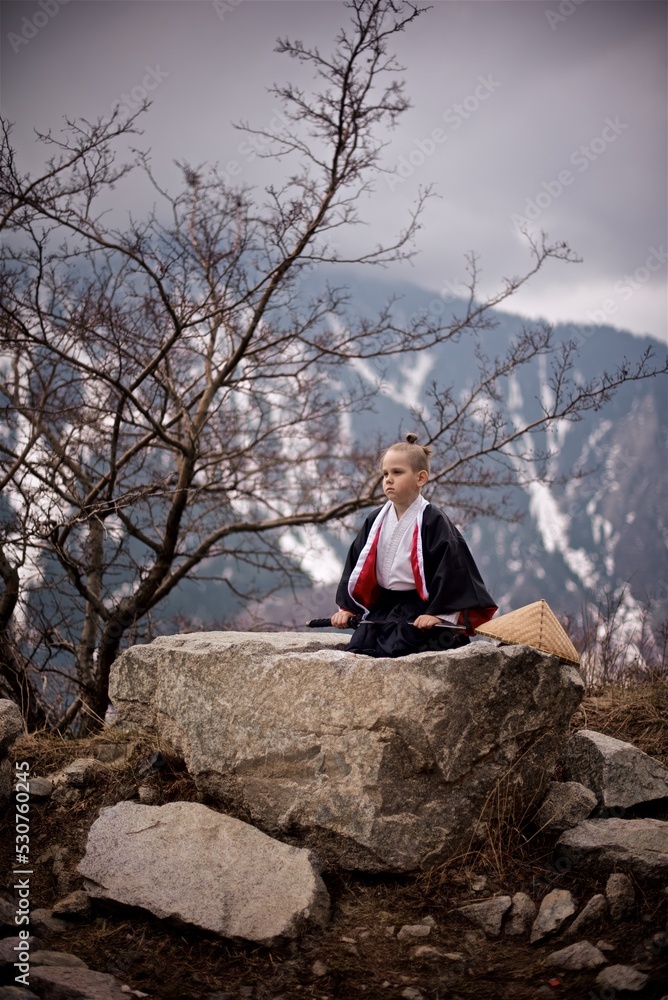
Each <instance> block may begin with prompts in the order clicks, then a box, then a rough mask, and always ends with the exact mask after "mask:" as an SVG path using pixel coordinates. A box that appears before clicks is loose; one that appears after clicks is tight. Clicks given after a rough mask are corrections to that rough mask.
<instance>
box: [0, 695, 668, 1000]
mask: <svg viewBox="0 0 668 1000" xmlns="http://www.w3.org/2000/svg"><path fill="white" fill-rule="evenodd" d="M667 701H668V699H667V686H666V685H665V684H664V685H658V686H656V685H655V686H654V687H653V688H652V689H649V688H647V687H642V688H638V689H637V690H636V691H635V692H629V691H628V690H624V691H623V692H621V693H620V692H618V691H616V690H615V689H610V690H607V691H605V692H602V693H601V694H599V695H596V696H593V697H590V698H587V699H586V700H585V702H584V703H583V705H582V707H581V709H580V710H579V712H578V713H577V715H576V717H575V718H574V720H573V728H583V727H584V726H588V727H590V728H595V729H598V730H599V731H601V732H606V733H609V735H612V736H616V737H618V738H620V739H626V740H628V741H630V742H632V743H634V744H635V745H637V746H639V747H640V748H641V749H643V750H645V751H646V752H648V753H651V754H652V755H653V756H656V757H658V758H659V759H663V760H668V732H667V731H666V728H667V727H666V725H665V720H666V705H667ZM128 739H130V741H131V742H130V744H129V748H130V749H129V752H128V753H127V754H126V755H124V756H123V758H122V759H121V760H120V761H119V762H117V763H115V764H113V765H109V766H108V767H107V768H105V769H104V772H103V774H102V775H101V776H100V779H99V780H95V781H93V782H92V783H91V784H90V785H89V786H88V787H87V788H85V789H83V791H82V794H81V798H79V800H78V801H76V802H66V803H61V804H57V803H56V802H54V801H53V800H49V801H47V802H45V803H42V804H39V803H35V805H34V808H33V810H32V824H33V826H32V835H31V848H32V850H33V852H34V853H33V854H32V855H31V856H32V857H34V858H35V859H39V857H40V855H42V854H44V853H47V854H48V849H49V848H50V847H52V846H53V845H54V844H59V845H61V846H62V847H64V848H65V850H66V852H67V853H66V855H65V858H64V875H65V876H66V877H68V878H69V883H70V884H69V888H71V889H74V888H78V887H79V886H80V884H81V880H80V878H79V876H78V875H77V872H76V865H77V863H78V861H79V860H80V858H81V857H82V856H83V853H84V850H85V842H86V837H87V833H88V829H89V828H90V825H91V824H92V822H93V821H94V819H95V818H96V816H97V815H98V812H99V809H100V808H102V807H103V806H105V805H111V804H112V803H114V802H117V801H119V800H120V799H127V798H129V799H132V798H135V799H136V796H137V790H138V787H139V786H140V785H142V784H144V785H145V784H148V785H150V786H151V787H152V788H153V789H154V791H155V793H156V795H157V801H158V804H162V803H163V802H167V801H174V800H177V799H186V800H189V801H191V800H193V799H195V798H196V797H197V790H196V788H195V785H194V783H193V782H192V780H191V779H190V777H189V776H188V774H187V773H186V772H185V770H184V768H183V765H182V764H181V763H180V762H179V761H178V760H176V759H174V758H171V757H169V754H168V751H167V749H166V748H165V747H162V746H160V745H159V744H158V742H157V741H156V740H155V738H154V737H153V736H152V735H150V734H148V733H136V734H135V735H132V736H131V737H128V735H127V734H124V733H122V732H121V731H120V730H118V729H114V728H111V729H107V730H105V731H104V732H103V733H101V734H98V735H96V736H91V737H89V738H87V739H82V740H67V739H63V738H61V737H53V736H49V735H47V734H45V733H36V734H32V735H30V736H26V737H23V738H22V739H21V740H20V741H19V742H18V743H17V744H16V747H15V754H16V757H17V759H19V758H20V759H27V760H29V761H30V762H31V766H32V770H33V773H35V774H41V775H48V774H50V773H53V772H55V771H57V770H59V769H61V768H62V767H63V766H65V765H66V764H67V763H69V762H70V761H71V760H73V759H74V758H76V757H84V756H90V757H95V756H96V755H97V754H98V753H99V752H100V748H101V746H102V745H103V744H107V743H111V742H116V741H117V742H119V743H121V744H123V745H126V741H127V740H128ZM156 751H160V752H161V753H162V754H163V755H164V756H165V758H166V760H165V764H164V766H163V767H162V769H161V770H159V771H153V772H150V773H149V774H148V775H146V773H145V765H146V762H147V760H148V759H149V758H150V757H151V755H153V754H154V753H155V752H156ZM517 795H518V790H517V786H516V785H515V783H514V781H513V775H512V772H508V774H506V775H504V776H503V777H502V778H501V779H500V780H499V782H497V785H496V787H495V789H494V790H493V792H492V793H491V794H490V796H489V798H488V801H487V802H486V804H485V808H484V810H483V813H482V815H481V820H483V821H484V822H485V823H486V827H485V830H486V835H485V836H484V837H482V836H479V837H478V839H477V840H475V839H474V838H472V842H471V844H470V845H469V848H468V850H467V851H465V852H463V853H462V854H461V855H460V856H458V857H453V858H450V859H449V860H448V861H447V862H446V863H442V864H440V865H435V866H433V867H432V868H430V869H429V870H426V871H423V872H420V873H418V874H417V875H414V876H407V877H383V878H381V877H360V876H357V875H354V874H349V873H344V872H331V873H328V874H326V875H325V880H326V883H327V887H328V890H329V892H330V896H331V899H332V922H331V924H330V926H329V927H328V928H327V929H325V930H323V931H318V932H312V933H309V934H308V935H306V936H305V937H304V938H303V939H302V940H301V941H297V942H293V943H290V944H286V945H285V947H282V948H275V949H271V950H270V949H266V948H262V947H258V946H253V945H250V944H243V943H235V942H231V941H221V940H220V939H218V938H215V937H213V936H211V935H207V934H203V933H201V932H197V931H195V930H193V929H179V928H175V927H171V926H169V925H167V924H165V923H163V922H161V921H158V920H155V919H153V918H152V917H150V916H148V915H146V914H145V913H141V912H134V913H129V912H128V911H127V910H123V911H117V912H114V911H112V910H110V909H104V908H102V907H99V906H98V907H97V910H96V918H95V919H94V921H93V922H92V923H91V924H88V925H85V926H77V927H74V928H73V929H72V931H71V932H68V933H66V934H65V935H63V936H61V937H57V938H53V939H52V940H50V941H49V942H48V944H49V946H50V947H55V948H57V949H60V950H72V951H73V952H75V953H76V954H77V955H79V956H80V957H81V958H83V959H84V960H85V961H87V962H88V964H89V965H90V966H91V967H92V968H96V969H98V970H100V971H103V972H110V973H112V974H114V975H116V976H117V977H118V978H119V979H120V980H121V981H122V982H124V983H128V984H130V985H131V986H132V987H134V988H137V989H140V990H143V991H144V992H146V993H148V994H149V995H150V996H151V998H153V1000H204V998H207V997H211V996H212V995H215V994H216V993H220V992H221V991H223V992H226V993H228V994H229V995H230V996H231V997H233V998H235V1000H237V998H239V1000H240V998H241V997H243V996H251V997H252V998H253V1000H270V998H272V1000H278V998H279V997H280V998H281V1000H298V998H303V997H310V998H313V1000H356V998H364V1000H381V998H382V1000H386V998H392V1000H394V998H399V997H401V994H402V991H403V990H405V989H406V987H407V986H413V987H416V988H418V989H419V990H420V992H421V993H422V995H423V996H424V997H425V1000H445V998H448V1000H534V998H535V996H536V994H537V991H538V990H539V989H540V988H541V987H545V986H546V983H547V980H548V979H549V978H550V975H551V974H552V973H551V972H550V970H549V969H548V968H546V967H545V966H544V965H543V964H542V960H543V958H544V956H545V955H546V954H547V953H549V951H550V950H553V948H552V946H550V945H548V946H545V947H542V948H535V947H531V946H530V945H529V944H528V942H527V941H526V940H523V939H519V940H518V939H508V938H505V937H503V938H501V939H498V940H490V939H484V936H482V937H481V935H480V933H479V932H476V931H474V930H472V928H471V927H470V925H468V924H466V923H465V922H464V921H463V919H462V918H461V917H460V915H459V914H457V913H456V912H455V911H456V909H457V907H458V906H460V905H462V904H463V903H464V902H470V901H472V900H475V899H480V898H485V897H487V896H489V895H493V894H501V893H507V894H512V893H514V892H517V891H520V890H521V891H524V892H527V893H528V894H529V895H530V896H532V898H534V899H535V900H536V901H539V900H540V899H541V898H542V896H543V895H545V893H546V892H547V891H549V890H550V889H552V888H556V887H558V888H569V889H570V890H571V891H572V892H573V893H574V895H575V897H576V899H577V900H578V901H579V902H583V901H584V900H586V899H588V898H590V896H591V895H592V894H593V893H594V892H600V891H601V889H602V886H601V885H600V884H597V883H596V881H595V880H592V879H590V878H586V877H581V876H578V875H577V874H576V873H574V872H562V871H558V870H555V868H554V867H553V865H552V852H553V846H554V838H549V837H546V836H544V835H543V834H541V833H540V832H539V831H536V830H535V829H533V828H532V826H531V823H530V817H531V813H532V809H533V806H534V803H531V802H530V801H528V802H527V801H523V802H522V803H521V804H520V801H519V799H518V798H517ZM511 805H514V807H515V808H514V809H509V807H510V806H511ZM509 811H510V812H512V813H514V819H512V820H509V819H507V818H506V816H507V814H508V812H509ZM0 833H2V834H3V836H2V842H1V843H0V866H2V867H4V866H5V862H9V865H8V867H11V860H10V859H11V854H10V848H11V836H10V835H11V824H10V823H9V822H8V821H7V820H5V822H4V823H3V824H2V826H0ZM481 876H484V877H485V879H486V887H485V888H484V890H483V891H477V892H476V891H474V880H475V879H479V878H480V877H481ZM61 879H62V875H61ZM32 890H33V894H34V895H33V899H32V905H33V907H36V906H51V905H52V904H53V902H54V901H55V899H57V898H58V896H59V895H62V894H63V887H62V884H59V883H58V879H57V877H56V875H55V874H54V871H53V864H52V861H51V860H48V859H47V860H44V861H43V862H38V864H37V865H35V875H34V882H33V885H32ZM637 891H638V896H639V899H640V900H641V906H642V911H641V912H642V916H643V919H642V920H641V919H640V913H639V915H638V916H639V919H638V920H637V921H636V922H635V923H633V922H632V923H631V924H625V925H624V926H620V927H614V926H609V927H606V929H605V936H606V938H607V939H608V940H610V941H611V943H612V944H614V945H615V946H616V948H617V951H616V953H615V961H621V962H633V961H635V960H636V958H637V951H638V949H639V948H640V947H641V945H642V942H644V941H646V940H647V938H648V936H649V935H651V933H652V932H653V931H656V930H659V929H662V928H663V927H664V925H665V922H666V914H665V907H666V897H665V895H662V894H661V893H660V892H659V891H658V890H656V889H654V888H651V887H650V888H647V887H642V886H637ZM428 916H429V917H432V918H433V919H434V921H435V922H436V927H435V929H434V930H433V931H432V933H431V934H430V936H429V938H428V939H427V940H426V942H420V943H427V944H430V945H432V946H435V947H437V948H439V949H440V950H442V951H446V952H460V953H461V954H462V955H463V959H462V960H461V961H457V962H448V961H445V960H440V961H438V962H434V961H433V960H431V961H430V960H428V959H419V958H416V957H415V956H414V955H413V954H412V949H413V948H414V944H409V943H402V942H399V941H397V939H396V935H395V934H391V933H390V928H392V927H394V928H398V927H400V926H401V925H402V924H408V923H416V922H419V921H420V920H422V919H424V918H425V917H428ZM344 939H347V940H344ZM316 959H317V960H318V961H320V962H324V963H325V965H326V966H327V970H328V971H327V974H326V975H325V976H322V977H320V976H317V975H315V974H314V972H313V963H314V961H316ZM662 968H663V972H664V973H665V974H666V975H667V976H668V969H667V968H666V964H665V963H664V965H663V967H662ZM658 975H661V968H659V969H658ZM594 976H595V974H593V973H579V974H578V973H568V974H563V975H560V977H559V978H560V980H561V983H562V985H561V986H560V988H559V990H558V991H555V994H556V993H557V992H558V995H559V996H560V997H561V998H562V1000H581V998H582V997H586V996H588V995H590V993H591V991H592V989H593V988H594ZM386 984H389V985H386ZM548 989H549V988H548ZM550 992H552V991H551V990H550ZM594 992H595V991H594ZM663 992H664V991H663V990H662V989H660V988H659V987H657V988H656V989H654V988H653V987H652V988H650V989H649V990H648V991H646V993H645V994H643V1000H658V998H659V997H661V996H663Z"/></svg>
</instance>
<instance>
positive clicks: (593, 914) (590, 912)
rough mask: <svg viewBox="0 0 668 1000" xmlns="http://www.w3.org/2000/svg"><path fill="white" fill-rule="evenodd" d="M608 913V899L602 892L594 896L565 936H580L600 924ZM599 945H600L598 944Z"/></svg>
mask: <svg viewBox="0 0 668 1000" xmlns="http://www.w3.org/2000/svg"><path fill="white" fill-rule="evenodd" d="M607 915H608V901H607V899H606V898H605V896H604V895H603V894H602V893H598V894H597V895H596V896H592V897H591V899H590V900H589V902H588V903H586V904H585V905H584V906H583V907H582V909H581V910H580V912H579V913H578V915H577V917H576V918H575V920H574V921H573V923H572V924H571V925H570V927H568V928H567V930H566V931H565V937H580V936H581V935H582V934H584V933H586V932H588V931H589V930H591V928H593V927H597V926H599V925H600V924H601V923H603V921H604V920H605V918H606V917H607ZM597 947H598V946H597Z"/></svg>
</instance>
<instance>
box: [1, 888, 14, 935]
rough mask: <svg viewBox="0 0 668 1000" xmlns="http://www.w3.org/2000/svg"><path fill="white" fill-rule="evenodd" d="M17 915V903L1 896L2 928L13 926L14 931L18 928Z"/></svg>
mask: <svg viewBox="0 0 668 1000" xmlns="http://www.w3.org/2000/svg"><path fill="white" fill-rule="evenodd" d="M15 916H16V904H15V903H10V902H9V900H8V899H4V898H3V897H2V896H0V929H2V928H7V929H9V928H11V930H12V932H13V931H15V930H16V921H15V920H14V917H15Z"/></svg>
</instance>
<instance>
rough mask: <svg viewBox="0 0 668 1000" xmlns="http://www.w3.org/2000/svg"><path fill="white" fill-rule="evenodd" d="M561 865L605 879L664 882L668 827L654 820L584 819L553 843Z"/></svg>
mask: <svg viewBox="0 0 668 1000" xmlns="http://www.w3.org/2000/svg"><path fill="white" fill-rule="evenodd" d="M556 853H557V857H558V859H559V861H560V863H561V865H564V864H566V865H568V866H570V867H572V868H577V869H582V870H584V871H591V872H593V873H594V874H597V875H608V874H609V873H610V872H611V871H613V870H618V871H622V872H627V873H630V874H633V875H635V876H637V877H638V878H641V879H657V880H665V879H666V878H668V823H665V822H663V821H662V820H658V819H588V820H585V821H584V823H579V824H578V826H575V827H573V829H572V830H567V831H566V832H565V833H562V835H561V837H560V838H559V840H558V841H557V846H556Z"/></svg>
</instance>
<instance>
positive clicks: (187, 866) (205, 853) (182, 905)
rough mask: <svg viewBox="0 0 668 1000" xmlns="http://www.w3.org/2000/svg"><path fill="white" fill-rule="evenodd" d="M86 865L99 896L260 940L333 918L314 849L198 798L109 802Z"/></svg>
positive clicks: (88, 886)
mask: <svg viewBox="0 0 668 1000" xmlns="http://www.w3.org/2000/svg"><path fill="white" fill-rule="evenodd" d="M79 871H80V873H81V874H82V875H83V876H84V878H85V879H86V880H87V881H86V882H85V888H86V891H87V892H88V893H89V895H91V896H94V897H97V898H102V899H108V900H113V901H115V902H117V903H121V904H124V905H126V906H140V907H142V908H143V909H145V910H149V911H150V912H151V913H153V914H154V915H155V916H157V917H159V918H162V919H169V920H171V921H173V922H175V923H177V924H188V925H192V926H195V927H200V928H202V929H203V930H208V931H212V932H213V933H215V934H219V935H221V936H222V937H229V938H242V939H244V940H248V941H254V942H256V943H258V944H265V945H271V944H273V943H276V942H278V941H279V940H281V939H285V938H295V937H297V936H298V935H299V934H300V933H301V931H302V929H303V928H304V927H305V926H308V925H311V924H315V925H318V926H323V925H324V924H325V923H326V922H327V920H328V917H329V896H328V894H327V890H326V888H325V886H324V883H323V881H322V879H321V877H320V874H319V872H318V870H317V865H316V863H315V859H314V858H313V856H312V855H311V853H310V851H307V850H304V849H303V848H297V847H291V846H289V845H287V844H283V843H281V842H280V841H278V840H274V839H273V838H272V837H268V836H267V835H266V834H264V833H262V832H261V831H260V830H257V829H256V828H255V827H253V826H250V825H249V824H248V823H243V822H241V820H238V819H234V818H233V817H232V816H226V815H224V814H222V813H218V812H215V811H214V810H213V809H209V808H207V806H204V805H200V804H199V803H197V802H169V803H167V805H164V806H144V805H139V804H138V803H136V802H127V801H125V802H119V803H118V804H117V805H115V806H111V807H110V808H107V809H103V810H102V811H101V813H100V815H99V817H98V819H96V821H95V822H94V823H93V826H92V827H91V830H90V833H89V836H88V844H87V847H86V854H85V856H84V858H83V860H82V861H81V863H80V864H79Z"/></svg>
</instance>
